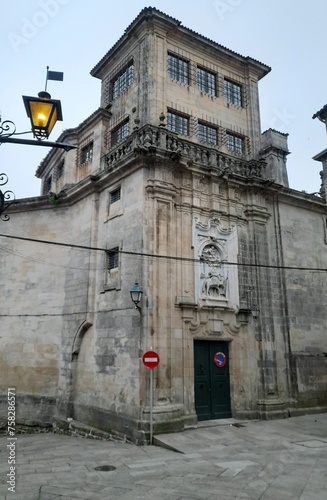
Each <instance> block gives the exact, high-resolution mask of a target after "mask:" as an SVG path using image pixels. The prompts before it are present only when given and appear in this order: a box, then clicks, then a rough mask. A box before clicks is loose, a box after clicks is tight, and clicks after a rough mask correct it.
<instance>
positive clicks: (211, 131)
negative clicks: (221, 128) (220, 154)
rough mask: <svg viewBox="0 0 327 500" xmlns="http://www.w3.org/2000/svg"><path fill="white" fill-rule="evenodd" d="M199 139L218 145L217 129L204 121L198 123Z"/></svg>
mask: <svg viewBox="0 0 327 500" xmlns="http://www.w3.org/2000/svg"><path fill="white" fill-rule="evenodd" d="M198 139H199V141H201V142H205V143H207V144H213V145H214V146H216V145H217V143H218V140H217V129H216V128H215V127H210V126H209V125H206V124H204V123H200V122H199V123H198Z"/></svg>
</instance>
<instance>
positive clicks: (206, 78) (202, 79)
mask: <svg viewBox="0 0 327 500" xmlns="http://www.w3.org/2000/svg"><path fill="white" fill-rule="evenodd" d="M196 81H197V86H198V89H199V90H202V92H205V93H206V94H210V95H217V91H216V74H215V73H212V72H211V71H208V70H206V69H203V68H200V67H199V66H198V67H197V69H196Z"/></svg>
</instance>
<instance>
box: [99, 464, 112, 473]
mask: <svg viewBox="0 0 327 500" xmlns="http://www.w3.org/2000/svg"><path fill="white" fill-rule="evenodd" d="M94 470H102V471H106V472H107V471H110V470H116V467H114V466H113V465H99V466H98V467H95V469H94Z"/></svg>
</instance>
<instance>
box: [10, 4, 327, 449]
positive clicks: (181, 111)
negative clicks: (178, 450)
mask: <svg viewBox="0 0 327 500" xmlns="http://www.w3.org/2000/svg"><path fill="white" fill-rule="evenodd" d="M269 71H270V68H269V67H268V66H266V65H265V64H262V63H260V62H258V61H256V60H255V59H252V58H251V57H244V56H242V55H240V54H237V53H235V52H233V51H231V50H229V49H227V48H225V47H223V46H221V45H219V44H218V43H216V42H213V41H211V40H209V39H207V38H206V37H205V36H202V35H200V34H197V33H195V32H194V31H192V30H190V29H188V28H185V27H184V26H183V25H182V24H181V23H180V21H178V20H176V19H174V18H172V17H170V16H168V15H165V14H163V13H162V12H160V11H158V10H156V9H154V8H145V9H143V10H142V11H141V12H140V14H139V15H138V16H137V18H136V19H135V20H134V21H133V22H132V23H131V24H130V25H129V26H128V28H127V29H126V31H125V32H124V34H123V35H122V37H121V38H120V39H119V40H118V41H117V43H116V44H115V45H114V46H113V47H112V48H111V49H110V50H109V52H107V53H106V55H105V56H104V57H103V59H101V61H99V62H98V64H96V66H95V67H94V68H93V70H92V71H91V75H92V76H94V77H95V78H99V79H100V80H101V83H102V86H101V104H100V107H99V109H98V110H96V111H95V112H94V113H93V114H92V115H91V116H90V117H88V118H87V119H86V120H85V121H84V122H83V123H81V124H80V125H79V126H78V127H76V128H75V129H69V130H66V131H65V132H64V133H63V134H62V135H61V136H60V138H59V140H60V141H70V142H71V143H73V144H75V145H76V146H77V149H75V150H71V151H69V152H67V153H66V152H63V151H62V150H55V149H54V150H52V151H50V153H49V154H48V155H47V156H46V158H45V159H44V160H43V162H42V163H41V164H40V166H39V167H38V169H37V176H38V177H39V178H40V179H42V193H41V196H39V197H36V198H29V199H24V200H18V203H17V204H15V205H13V206H11V207H10V209H9V210H8V213H9V215H10V220H9V221H7V222H2V223H1V234H2V236H1V237H0V241H1V252H0V263H1V265H0V285H1V289H2V290H3V291H4V298H3V300H2V301H1V306H0V307H1V310H0V314H1V336H0V346H1V349H0V358H1V367H2V369H1V373H0V389H1V394H2V399H1V402H2V404H1V405H0V409H1V414H0V417H1V418H2V419H3V420H5V415H6V391H7V388H8V387H15V388H16V393H17V419H18V422H20V423H25V424H32V423H34V424H39V423H40V422H51V421H52V420H53V419H54V418H56V419H57V421H58V420H66V419H67V418H73V419H75V420H77V421H80V422H83V423H85V424H89V425H91V426H93V427H96V428H99V429H102V430H104V431H107V432H116V433H119V434H121V435H125V436H127V438H129V439H132V440H134V441H135V442H138V443H143V442H146V441H147V440H148V437H149V371H148V369H147V368H145V367H144V366H143V364H142V355H143V353H144V352H145V351H146V350H148V349H150V348H153V349H154V350H155V351H157V352H158V353H159V356H160V364H159V366H158V368H156V369H155V370H154V410H153V411H154V432H155V433H156V432H161V431H170V430H171V431H173V430H181V429H183V428H185V427H186V426H193V425H196V423H197V422H198V420H206V419H216V418H225V417H230V416H232V417H236V418H276V417H277V418H278V417H287V416H290V415H296V414H300V413H304V412H309V411H310V412H311V411H315V412H317V411H325V410H326V408H327V395H326V378H327V376H326V359H327V358H326V353H327V336H326V331H327V315H326V310H327V284H326V268H327V206H326V200H325V199H324V197H323V196H317V195H310V194H307V193H305V192H299V191H296V190H293V189H291V188H290V187H289V186H288V179H287V170H286V157H287V155H288V153H289V152H288V147H287V134H283V133H280V132H277V131H275V130H272V129H269V130H267V131H265V132H264V133H261V129H260V112H259V97H258V83H259V80H260V79H261V78H263V77H264V76H265V75H266V74H267V73H268V72H269ZM4 235H7V236H4ZM135 281H136V282H138V283H139V284H140V286H141V288H142V290H143V298H142V302H141V303H140V306H141V309H140V310H138V309H136V308H135V307H134V304H133V303H132V302H131V299H130V296H129V290H130V288H131V287H132V286H133V284H134V283H135Z"/></svg>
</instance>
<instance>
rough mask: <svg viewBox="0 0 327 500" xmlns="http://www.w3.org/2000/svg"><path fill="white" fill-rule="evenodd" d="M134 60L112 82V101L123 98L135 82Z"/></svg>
mask: <svg viewBox="0 0 327 500" xmlns="http://www.w3.org/2000/svg"><path fill="white" fill-rule="evenodd" d="M134 73H135V68H134V60H133V59H131V60H130V61H129V62H128V63H127V64H125V66H124V67H123V68H122V69H121V70H120V71H119V72H118V73H116V74H115V76H114V77H113V78H112V79H111V80H110V99H111V100H112V101H114V100H115V99H117V98H118V97H119V96H121V95H122V94H123V93H124V92H125V91H126V90H127V89H128V88H129V87H130V86H131V85H132V83H133V82H134Z"/></svg>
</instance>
